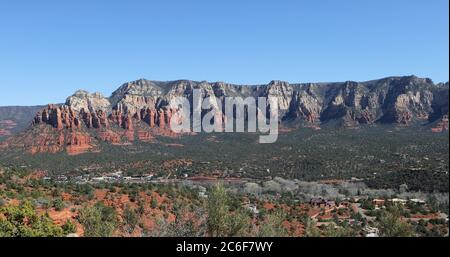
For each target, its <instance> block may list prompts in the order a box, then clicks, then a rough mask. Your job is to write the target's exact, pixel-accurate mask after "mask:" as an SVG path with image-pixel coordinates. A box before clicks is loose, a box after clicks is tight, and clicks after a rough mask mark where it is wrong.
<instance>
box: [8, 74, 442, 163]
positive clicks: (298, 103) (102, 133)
mask: <svg viewBox="0 0 450 257" xmlns="http://www.w3.org/2000/svg"><path fill="white" fill-rule="evenodd" d="M194 89H200V90H201V92H202V96H203V97H207V96H216V97H217V99H218V101H221V102H222V106H224V98H225V97H228V96H232V97H235V96H239V97H243V98H245V97H268V96H270V97H276V98H277V99H278V105H279V118H280V122H282V123H293V122H295V123H299V124H304V125H306V126H309V125H311V126H314V127H319V126H320V125H323V124H326V123H328V122H335V121H337V122H338V124H341V125H342V126H344V127H358V126H359V125H361V124H373V123H387V124H398V125H403V126H408V125H411V124H415V123H421V124H426V123H431V122H438V124H439V127H440V128H442V130H447V129H448V90H449V89H448V83H447V84H438V85H435V84H434V83H433V82H432V81H431V80H430V79H423V78H417V77H414V76H409V77H390V78H385V79H380V80H374V81H368V82H361V83H359V82H351V81H348V82H343V83H317V84H314V83H309V84H289V83H287V82H282V81H272V82H270V83H269V84H267V85H256V86H243V85H233V84H227V83H223V82H216V83H208V82H195V81H188V80H180V81H170V82H158V81H149V80H144V79H141V80H137V81H134V82H129V83H126V84H123V85H122V86H121V87H120V88H119V89H117V90H116V91H114V92H113V93H112V95H111V96H110V97H109V98H107V97H104V96H102V95H101V94H99V93H94V94H90V93H88V92H86V91H81V90H80V91H77V92H76V93H75V94H74V95H72V96H70V97H69V98H68V99H67V101H66V103H65V104H64V105H59V106H57V105H49V106H47V107H46V108H44V109H43V110H41V111H39V112H38V113H37V114H36V116H35V118H34V120H33V122H32V124H33V126H32V127H31V128H30V130H29V131H27V132H26V133H24V134H25V135H18V136H16V137H14V138H13V139H11V140H9V142H7V144H9V145H18V146H22V147H25V148H27V149H29V150H30V152H33V153H36V152H57V151H63V150H66V151H68V152H69V153H72V154H78V153H83V152H86V151H93V150H98V148H97V145H98V142H99V141H107V142H109V143H113V144H129V143H132V142H133V141H134V140H142V141H152V140H153V138H154V136H155V135H166V136H177V135H174V134H173V133H172V132H171V131H170V130H169V129H168V124H169V123H170V121H171V119H172V115H173V113H174V112H175V111H176V110H175V109H173V108H172V107H171V106H169V102H170V100H171V99H172V98H174V97H179V96H182V97H186V98H188V99H190V101H191V106H192V105H193V104H192V99H193V98H192V95H193V90H194ZM222 111H223V110H222ZM39 131H45V133H39ZM32 132H34V135H35V138H34V139H33V137H30V136H27V135H26V134H27V133H28V134H30V133H32ZM41 135H42V136H41ZM41 137H45V138H44V139H43V138H41Z"/></svg>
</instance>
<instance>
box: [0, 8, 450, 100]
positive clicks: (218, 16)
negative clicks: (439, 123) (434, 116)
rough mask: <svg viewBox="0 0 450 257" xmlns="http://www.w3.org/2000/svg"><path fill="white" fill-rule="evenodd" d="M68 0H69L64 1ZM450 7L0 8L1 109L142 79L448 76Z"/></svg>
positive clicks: (252, 81)
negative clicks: (3, 106) (5, 106)
mask: <svg viewBox="0 0 450 257" xmlns="http://www.w3.org/2000/svg"><path fill="white" fill-rule="evenodd" d="M69 2H70V3H69ZM448 4H449V3H448V0H372V1H369V0H341V1H336V0H303V1H302V0H296V1H294V0H293V1H287V0H285V1H283V0H280V1H275V0H273V1H262V0H259V1H258V0H254V1H251V0H214V1H213V0H205V1H199V0H197V1H196V0H191V1H189V0H179V1H173V0H172V1H171V0H166V1H133V0H127V1H112V0H110V1H95V0H91V1H84V0H76V1H75V0H73V1H46V0H39V1H22V0H15V1H12V0H11V1H1V2H0V92H1V93H0V105H33V104H46V103H51V102H54V103H58V102H64V101H65V98H66V97H67V96H68V95H71V94H72V93H73V92H74V91H75V90H77V89H87V90H89V91H100V92H102V93H104V94H105V95H108V96H109V94H110V93H111V92H112V91H113V90H114V89H116V88H117V87H118V86H120V85H121V84H122V83H124V82H127V81H131V80H135V79H139V78H147V79H154V80H175V79H192V80H208V81H226V82H232V83H242V84H255V83H268V82H269V81H270V80H273V79H278V80H286V81H289V82H318V81H345V80H357V81H363V80H370V79H375V78H381V77H385V76H391V75H410V74H415V75H418V76H422V77H430V78H432V79H433V80H434V81H435V82H440V81H448V77H449V73H448V70H449V34H448V33H449V32H448V31H449V27H448V26H449V13H448V9H449V6H448Z"/></svg>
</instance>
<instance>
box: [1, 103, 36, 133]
mask: <svg viewBox="0 0 450 257" xmlns="http://www.w3.org/2000/svg"><path fill="white" fill-rule="evenodd" d="M42 108H44V106H5V107H0V140H1V139H2V138H4V137H7V136H10V135H14V134H17V133H19V132H22V131H24V130H25V129H26V128H27V127H29V126H30V124H31V120H32V119H33V117H34V116H35V115H36V112H38V111H40V110H42Z"/></svg>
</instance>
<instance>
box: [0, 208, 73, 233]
mask: <svg viewBox="0 0 450 257" xmlns="http://www.w3.org/2000/svg"><path fill="white" fill-rule="evenodd" d="M64 235H65V233H64V231H63V229H62V228H60V227H58V226H57V225H55V224H53V221H52V220H51V219H50V218H49V217H48V216H47V215H39V214H37V213H36V211H35V210H34V208H33V205H32V204H31V203H30V202H28V201H26V202H23V203H21V204H20V205H19V206H12V205H10V206H6V207H1V208H0V237H62V236H64Z"/></svg>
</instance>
